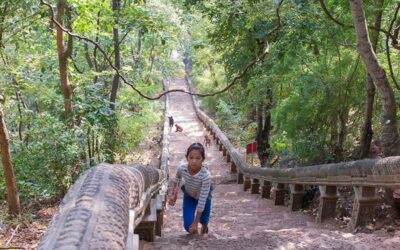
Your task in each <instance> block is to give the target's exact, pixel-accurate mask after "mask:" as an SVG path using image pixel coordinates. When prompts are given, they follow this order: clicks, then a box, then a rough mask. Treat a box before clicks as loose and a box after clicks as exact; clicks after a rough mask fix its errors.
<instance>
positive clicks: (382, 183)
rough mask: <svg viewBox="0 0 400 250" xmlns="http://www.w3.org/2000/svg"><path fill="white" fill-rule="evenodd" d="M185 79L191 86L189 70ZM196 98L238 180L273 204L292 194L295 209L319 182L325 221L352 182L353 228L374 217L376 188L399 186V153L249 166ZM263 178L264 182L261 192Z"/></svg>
mask: <svg viewBox="0 0 400 250" xmlns="http://www.w3.org/2000/svg"><path fill="white" fill-rule="evenodd" d="M186 80H187V82H188V85H189V88H190V89H191V84H190V79H189V78H188V73H186ZM191 91H192V89H191ZM192 92H193V91H192ZM196 99H197V98H196V97H195V96H192V100H193V106H194V107H195V110H196V113H197V116H198V118H199V119H200V121H201V122H202V123H203V125H204V126H205V128H206V129H207V130H208V131H209V132H210V133H211V134H212V135H213V137H214V139H215V140H216V142H217V144H218V145H219V150H220V151H223V156H225V157H226V159H227V162H231V167H230V171H231V173H236V174H237V183H238V184H243V190H245V191H246V190H249V189H250V190H251V193H254V194H258V193H261V196H262V197H263V198H270V197H271V191H272V192H273V193H272V197H273V199H274V204H275V205H277V206H281V205H284V204H285V196H286V195H287V194H290V199H289V204H290V208H291V210H292V211H296V210H298V209H300V208H301V206H302V200H303V196H304V194H305V185H311V186H318V188H319V190H320V194H321V196H320V203H319V211H318V216H317V221H319V222H322V221H324V220H326V219H329V218H333V217H335V210H336V202H337V200H338V198H339V196H338V192H337V188H338V187H339V186H351V187H353V189H354V192H355V198H354V206H353V211H352V217H351V222H350V227H351V228H352V229H354V228H355V227H357V226H359V225H365V224H366V223H368V222H370V221H371V220H372V218H373V213H374V209H375V206H376V205H377V203H378V201H379V199H378V197H377V195H376V193H377V188H380V187H383V188H398V187H400V156H396V157H387V158H382V159H364V160H358V161H351V162H341V163H332V164H321V165H314V166H306V167H297V168H290V169H273V168H256V167H250V166H249V165H248V164H247V163H246V161H245V160H244V159H243V158H242V157H241V156H240V154H239V153H238V152H237V150H236V149H235V148H234V147H233V145H232V144H231V143H230V141H229V139H228V138H227V137H226V135H225V134H224V133H223V132H222V131H221V130H220V129H219V127H218V126H217V124H215V122H214V121H213V120H212V119H211V118H209V117H208V116H207V115H206V114H205V113H204V112H203V111H201V110H200V109H199V107H198V105H197V100H196ZM260 182H262V183H263V184H262V185H261V192H260Z"/></svg>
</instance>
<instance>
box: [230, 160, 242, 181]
mask: <svg viewBox="0 0 400 250" xmlns="http://www.w3.org/2000/svg"><path fill="white" fill-rule="evenodd" d="M231 173H232V174H235V173H237V167H236V164H235V162H233V161H232V163H231ZM238 179H239V176H238ZM238 184H241V183H239V182H238Z"/></svg>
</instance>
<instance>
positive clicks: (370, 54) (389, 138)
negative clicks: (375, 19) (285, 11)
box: [350, 0, 400, 156]
mask: <svg viewBox="0 0 400 250" xmlns="http://www.w3.org/2000/svg"><path fill="white" fill-rule="evenodd" d="M350 6H351V11H352V15H353V20H354V26H355V32H356V38H357V49H358V51H359V53H360V55H361V58H362V59H363V60H364V63H365V65H366V66H367V69H368V73H369V75H370V76H371V77H372V79H373V80H374V82H375V84H376V86H377V88H378V90H379V93H380V96H381V99H382V113H381V126H382V132H381V142H382V146H383V152H384V154H385V156H391V155H398V154H400V138H399V132H398V130H397V118H396V100H395V98H394V93H393V89H392V88H391V87H390V85H389V80H388V78H387V76H386V72H385V70H384V69H383V68H382V66H381V65H380V64H379V61H378V59H377V57H376V54H375V52H374V49H373V46H372V44H371V41H370V38H369V34H368V29H367V21H366V19H365V15H364V10H363V1H362V0H350Z"/></svg>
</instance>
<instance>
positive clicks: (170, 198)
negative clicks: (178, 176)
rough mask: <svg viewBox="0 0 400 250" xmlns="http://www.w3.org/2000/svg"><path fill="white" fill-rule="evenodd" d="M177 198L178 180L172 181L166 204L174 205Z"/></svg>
mask: <svg viewBox="0 0 400 250" xmlns="http://www.w3.org/2000/svg"><path fill="white" fill-rule="evenodd" d="M177 198H178V182H172V187H171V189H170V190H169V192H168V204H169V205H170V206H175V203H176V200H177Z"/></svg>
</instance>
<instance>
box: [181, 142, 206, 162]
mask: <svg viewBox="0 0 400 250" xmlns="http://www.w3.org/2000/svg"><path fill="white" fill-rule="evenodd" d="M193 150H197V151H199V152H200V154H201V156H202V157H203V160H204V159H205V158H206V157H205V153H204V152H205V150H204V147H203V145H202V144H201V143H200V142H195V143H193V144H192V145H190V146H189V147H188V149H187V151H186V158H187V157H188V156H189V154H190V152H192V151H193Z"/></svg>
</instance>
